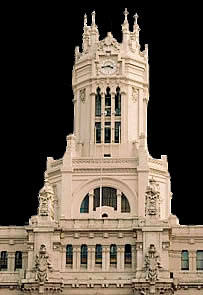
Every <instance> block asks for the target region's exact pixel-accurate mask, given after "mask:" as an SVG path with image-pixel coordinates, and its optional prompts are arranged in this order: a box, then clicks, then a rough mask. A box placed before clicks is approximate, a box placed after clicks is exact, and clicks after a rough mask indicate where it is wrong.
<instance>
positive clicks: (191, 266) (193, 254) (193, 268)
mask: <svg viewBox="0 0 203 295" xmlns="http://www.w3.org/2000/svg"><path fill="white" fill-rule="evenodd" d="M196 268H197V266H196V251H194V250H192V251H189V270H190V271H196Z"/></svg>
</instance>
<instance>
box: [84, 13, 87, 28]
mask: <svg viewBox="0 0 203 295" xmlns="http://www.w3.org/2000/svg"><path fill="white" fill-rule="evenodd" d="M86 26H87V14H86V13H85V15H84V27H86Z"/></svg>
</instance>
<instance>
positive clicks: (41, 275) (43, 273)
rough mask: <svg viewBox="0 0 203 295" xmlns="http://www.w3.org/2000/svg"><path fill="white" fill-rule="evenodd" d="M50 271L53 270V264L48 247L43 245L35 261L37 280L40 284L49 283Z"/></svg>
mask: <svg viewBox="0 0 203 295" xmlns="http://www.w3.org/2000/svg"><path fill="white" fill-rule="evenodd" d="M48 269H52V266H51V263H50V261H49V255H48V254H47V251H46V246H45V245H41V246H40V250H39V255H36V259H35V270H36V276H35V280H36V281H38V282H39V283H44V282H45V281H48Z"/></svg>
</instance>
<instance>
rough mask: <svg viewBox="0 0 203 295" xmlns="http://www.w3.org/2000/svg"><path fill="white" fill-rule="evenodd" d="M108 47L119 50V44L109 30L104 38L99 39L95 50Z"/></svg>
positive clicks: (107, 48) (103, 49)
mask: <svg viewBox="0 0 203 295" xmlns="http://www.w3.org/2000/svg"><path fill="white" fill-rule="evenodd" d="M110 49H115V50H120V45H119V43H118V42H117V41H116V39H115V38H113V35H112V33H111V32H109V33H108V34H107V37H106V38H105V39H104V40H102V41H100V42H99V44H98V46H97V50H99V51H108V50H110Z"/></svg>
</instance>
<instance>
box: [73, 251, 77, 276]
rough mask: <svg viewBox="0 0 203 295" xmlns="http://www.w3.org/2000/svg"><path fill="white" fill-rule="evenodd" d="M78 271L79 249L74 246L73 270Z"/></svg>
mask: <svg viewBox="0 0 203 295" xmlns="http://www.w3.org/2000/svg"><path fill="white" fill-rule="evenodd" d="M76 269H77V248H76V246H73V270H74V271H75V270H76Z"/></svg>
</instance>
